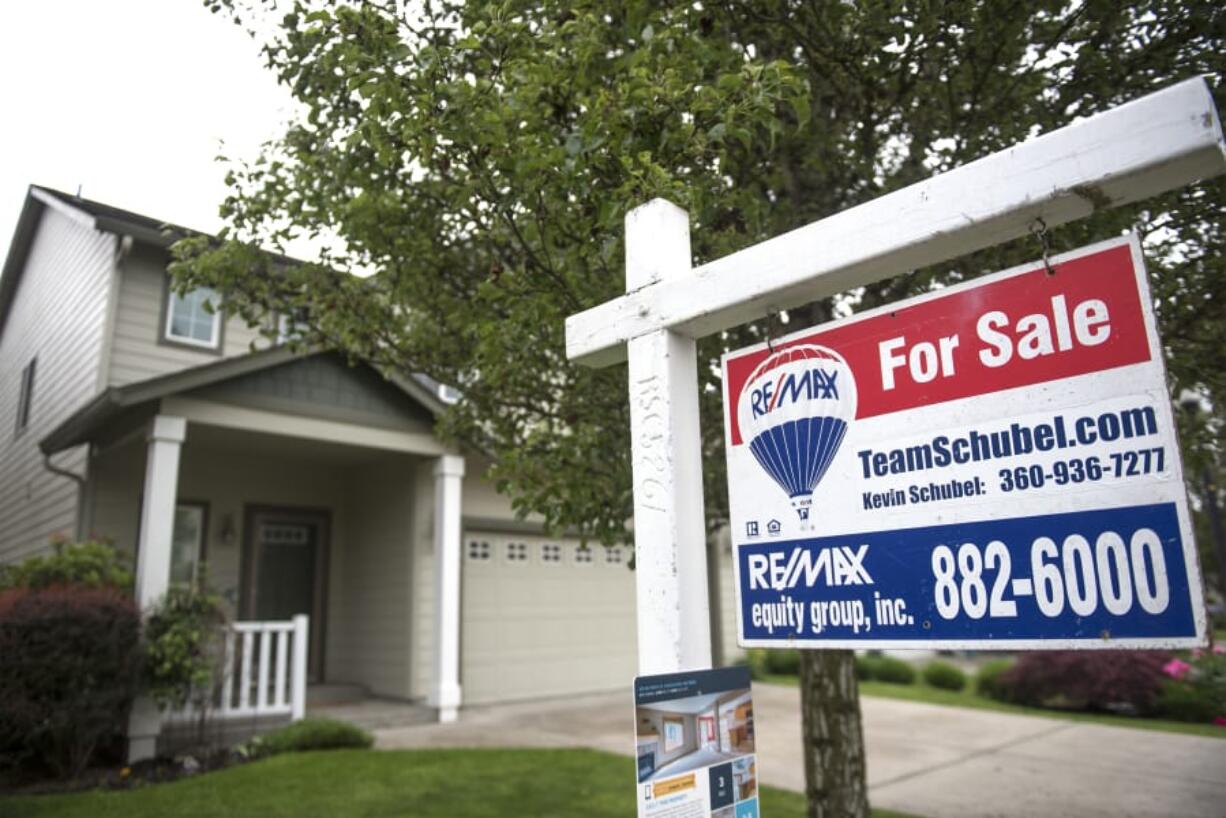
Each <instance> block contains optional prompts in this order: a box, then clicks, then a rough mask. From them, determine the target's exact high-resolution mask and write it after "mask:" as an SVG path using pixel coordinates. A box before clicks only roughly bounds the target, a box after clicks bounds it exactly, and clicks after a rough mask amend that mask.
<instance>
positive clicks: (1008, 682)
mask: <svg viewBox="0 0 1226 818" xmlns="http://www.w3.org/2000/svg"><path fill="white" fill-rule="evenodd" d="M1169 660H1170V656H1169V655H1168V654H1165V653H1161V652H1155V651H1125V650H1086V651H1073V650H1069V651H1040V652H1036V653H1028V654H1026V655H1025V656H1023V657H1022V658H1021V659H1020V660H1018V662H1017V664H1015V665H1014V666H1013V667H1011V668H1009V669H1008V670H1006V671H1005V672H1003V673H1001V674H1000V676H999V677H998V679H997V686H998V688H999V690H1000V691H1001V693H1002V695H1003V696H1004V697H1006V698H1007V699H1008V700H1009V701H1015V702H1019V703H1021V704H1027V705H1031V706H1035V707H1061V708H1073V709H1090V710H1106V709H1112V708H1116V707H1119V706H1121V705H1125V706H1128V707H1131V708H1133V709H1135V710H1136V711H1147V710H1150V709H1152V707H1153V705H1154V702H1155V700H1156V699H1157V697H1158V693H1159V692H1160V690H1161V689H1162V680H1163V678H1164V675H1163V672H1162V667H1163V665H1165V664H1166V663H1167V662H1168V661H1169Z"/></svg>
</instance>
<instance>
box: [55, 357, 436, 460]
mask: <svg viewBox="0 0 1226 818" xmlns="http://www.w3.org/2000/svg"><path fill="white" fill-rule="evenodd" d="M321 354H327V353H326V352H324V351H321V350H314V351H310V352H306V353H301V352H298V353H296V352H294V351H292V350H290V349H289V348H288V347H275V348H273V349H268V350H262V351H259V352H251V353H248V354H246V355H239V356H235V357H233V358H225V359H223V360H220V361H215V362H213V363H209V364H204V365H203V366H197V367H192V368H190V369H184V370H181V371H179V372H173V373H170V374H168V375H160V376H158V377H155V378H149V379H147V380H143V381H137V382H136V383H130V384H126V385H124V386H112V387H110V388H108V389H106V390H104V391H103V392H101V393H100V394H99V395H98V396H97V397H95V398H94V399H93V400H91V401H90V402H89V403H87V404H85V405H84V406H82V407H81V408H80V409H78V410H77V411H75V412H73V413H72V414H71V415H69V416H68V417H67V418H65V419H64V421H63V422H62V423H60V424H59V425H58V426H57V427H55V429H53V430H52V431H51V432H50V433H49V434H48V435H47V436H46V437H44V438H43V439H42V440H40V441H39V444H38V446H39V448H40V449H41V450H42V452H43V454H47V455H51V454H55V453H56V452H60V451H63V450H64V449H67V448H70V447H72V446H78V445H81V444H82V443H88V442H90V441H91V440H93V439H94V438H95V437H96V436H97V435H98V434H99V432H100V431H101V430H102V429H103V428H104V427H106V426H107V425H108V424H109V423H111V422H112V421H114V420H116V419H118V418H120V417H121V416H123V415H130V414H139V413H140V412H141V411H142V409H145V408H148V409H150V410H152V409H154V408H155V407H156V404H157V403H158V402H159V401H161V400H162V399H163V398H169V397H172V396H175V395H179V394H182V393H184V392H190V391H192V390H197V389H201V388H203V387H207V386H212V385H215V384H219V383H222V382H224V381H229V380H233V379H235V378H240V377H242V376H244V375H251V374H253V373H256V372H260V371H262V370H266V369H271V368H273V367H277V366H282V365H284V364H289V363H292V362H294V361H297V360H302V359H305V358H309V357H312V356H314V355H321ZM359 365H360V366H368V365H367V364H359ZM369 368H372V369H373V367H369ZM388 381H389V383H391V384H392V385H393V386H395V387H396V388H397V389H399V390H400V391H401V392H403V393H404V394H405V396H406V397H408V398H409V399H411V400H413V401H414V402H416V403H417V404H419V405H420V406H422V407H423V408H425V409H426V410H427V411H428V412H429V413H430V414H431V415H433V416H435V417H437V416H438V415H439V413H440V412H441V411H442V410H443V407H444V404H443V403H442V401H441V400H439V398H438V397H437V396H436V394H435V392H434V391H433V390H432V389H431V388H430V382H429V381H426V380H425V379H424V378H419V377H418V376H415V375H400V374H394V375H392V376H390V377H389V378H388Z"/></svg>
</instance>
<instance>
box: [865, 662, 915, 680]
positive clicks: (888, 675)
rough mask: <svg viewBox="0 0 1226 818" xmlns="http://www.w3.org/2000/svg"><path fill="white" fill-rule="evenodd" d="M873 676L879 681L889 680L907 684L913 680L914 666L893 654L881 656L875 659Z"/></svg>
mask: <svg viewBox="0 0 1226 818" xmlns="http://www.w3.org/2000/svg"><path fill="white" fill-rule="evenodd" d="M873 676H874V677H875V678H876V679H877V681H879V682H889V683H890V684H895V685H909V684H912V683H913V682H915V668H913V667H911V665H909V664H907V663H906V662H904V661H903V660H902V659H895V658H894V657H893V656H882V657H881V658H880V659H878V660H877V663H876V667H875V668H874V669H873Z"/></svg>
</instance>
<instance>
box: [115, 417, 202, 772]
mask: <svg viewBox="0 0 1226 818" xmlns="http://www.w3.org/2000/svg"><path fill="white" fill-rule="evenodd" d="M186 437H187V421H186V420H184V419H183V418H179V417H171V416H169V415H158V416H156V417H154V418H153V421H152V422H151V423H150V424H149V432H148V435H147V436H146V439H147V440H148V441H149V444H148V450H147V454H146V455H145V492H144V497H143V500H142V501H141V508H140V539H139V541H138V542H137V551H136V602H137V604H138V605H139V606H140V609H141V612H142V613H147V612H148V611H149V609H150V608H152V607H153V605H155V604H156V603H157V601H158V600H159V599H161V598H162V596H163V595H164V594H165V593H166V589H167V588H169V587H170V546H171V541H172V540H173V539H174V525H175V498H176V495H177V494H178V488H179V450H180V448H181V447H182V446H183V440H184V438H186ZM161 727H162V718H161V714H160V713H159V712H158V709H157V705H156V704H154V702H153V700H152V699H149V698H147V697H144V696H142V697H141V698H139V699H137V700H136V701H135V702H134V703H133V705H132V715H131V717H130V718H129V719H128V761H130V762H131V761H140V760H141V759H144V758H153V756H154V755H155V753H156V752H157V737H158V733H159V732H161Z"/></svg>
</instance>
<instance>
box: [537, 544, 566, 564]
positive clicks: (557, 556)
mask: <svg viewBox="0 0 1226 818" xmlns="http://www.w3.org/2000/svg"><path fill="white" fill-rule="evenodd" d="M541 562H543V563H547V564H550V565H558V564H560V563H561V562H562V546H560V545H558V544H557V543H553V542H547V543H545V544H543V545H542V546H541Z"/></svg>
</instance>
